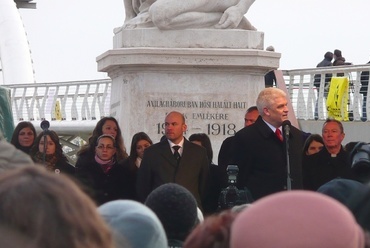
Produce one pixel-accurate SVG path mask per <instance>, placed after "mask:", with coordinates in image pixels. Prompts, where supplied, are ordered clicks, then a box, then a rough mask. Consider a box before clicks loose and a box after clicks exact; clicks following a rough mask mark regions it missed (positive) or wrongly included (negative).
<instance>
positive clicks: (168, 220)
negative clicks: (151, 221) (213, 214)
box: [145, 183, 197, 241]
mask: <svg viewBox="0 0 370 248" xmlns="http://www.w3.org/2000/svg"><path fill="white" fill-rule="evenodd" d="M145 205H147V206H148V207H149V208H150V209H152V210H153V212H154V213H156V214H157V216H158V218H159V219H160V221H161V222H162V224H163V227H164V230H165V231H166V234H167V238H168V239H176V240H181V241H184V240H185V238H186V237H187V235H188V234H189V233H190V231H191V230H192V229H193V227H194V226H195V225H196V223H197V202H196V200H195V198H194V196H193V195H192V194H191V193H190V192H189V190H187V189H186V188H184V187H183V186H181V185H178V184H175V183H167V184H163V185H161V186H159V187H158V188H156V189H155V190H153V191H152V192H151V193H150V194H149V195H148V197H147V199H146V201H145Z"/></svg>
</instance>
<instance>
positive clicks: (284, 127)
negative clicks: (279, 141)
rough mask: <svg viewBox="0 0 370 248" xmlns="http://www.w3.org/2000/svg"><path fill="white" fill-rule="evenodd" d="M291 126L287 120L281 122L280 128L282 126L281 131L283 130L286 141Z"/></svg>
mask: <svg viewBox="0 0 370 248" xmlns="http://www.w3.org/2000/svg"><path fill="white" fill-rule="evenodd" d="M291 125H292V124H291V123H290V121H289V120H285V121H283V124H282V126H283V130H284V133H285V137H286V139H287V140H288V138H289V134H290V126H291Z"/></svg>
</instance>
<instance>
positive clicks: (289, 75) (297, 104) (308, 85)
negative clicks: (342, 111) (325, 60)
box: [283, 65, 370, 121]
mask: <svg viewBox="0 0 370 248" xmlns="http://www.w3.org/2000/svg"><path fill="white" fill-rule="evenodd" d="M363 71H367V72H369V71H370V65H348V66H331V67H321V68H308V69H299V70H285V71H283V75H284V80H285V83H286V85H287V88H288V91H289V94H290V98H291V101H292V105H293V109H294V111H295V115H296V117H297V119H301V120H314V119H321V120H324V119H326V118H327V117H328V113H327V105H326V99H327V93H328V90H329V87H330V83H329V84H328V85H327V86H326V87H325V75H326V74H332V77H337V76H338V75H340V76H342V75H344V77H348V79H349V93H348V94H349V96H348V103H347V106H346V108H347V109H346V110H347V111H348V113H349V117H350V118H349V119H350V121H360V120H363V121H365V119H361V117H362V106H363V100H364V97H363V94H360V88H361V72H363ZM316 74H317V75H320V76H321V77H320V87H318V88H316V87H315V86H314V79H315V75H316ZM366 90H367V91H368V88H367V86H366ZM366 101H367V104H366V106H367V108H366V113H367V116H370V115H369V107H368V106H369V98H367V99H366ZM316 104H317V105H316ZM315 108H317V111H315ZM315 112H316V114H315Z"/></svg>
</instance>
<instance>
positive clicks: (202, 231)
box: [183, 210, 238, 248]
mask: <svg viewBox="0 0 370 248" xmlns="http://www.w3.org/2000/svg"><path fill="white" fill-rule="evenodd" d="M237 215H238V213H236V212H232V211H230V210H225V211H222V212H221V213H219V214H216V215H210V216H208V217H206V218H205V220H204V221H203V222H201V223H199V224H198V225H197V226H196V227H195V228H194V230H193V231H192V232H191V233H190V234H189V236H188V237H187V238H186V240H185V242H184V244H183V247H184V248H215V247H217V248H229V243H230V230H231V224H232V223H233V221H234V220H235V218H236V216H237Z"/></svg>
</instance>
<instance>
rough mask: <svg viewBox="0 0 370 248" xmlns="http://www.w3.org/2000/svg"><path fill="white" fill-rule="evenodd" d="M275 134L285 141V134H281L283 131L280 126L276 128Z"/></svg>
mask: <svg viewBox="0 0 370 248" xmlns="http://www.w3.org/2000/svg"><path fill="white" fill-rule="evenodd" d="M275 134H276V136H277V137H278V139H279V140H280V141H281V142H282V141H283V135H282V134H281V131H280V129H279V128H276V130H275Z"/></svg>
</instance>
